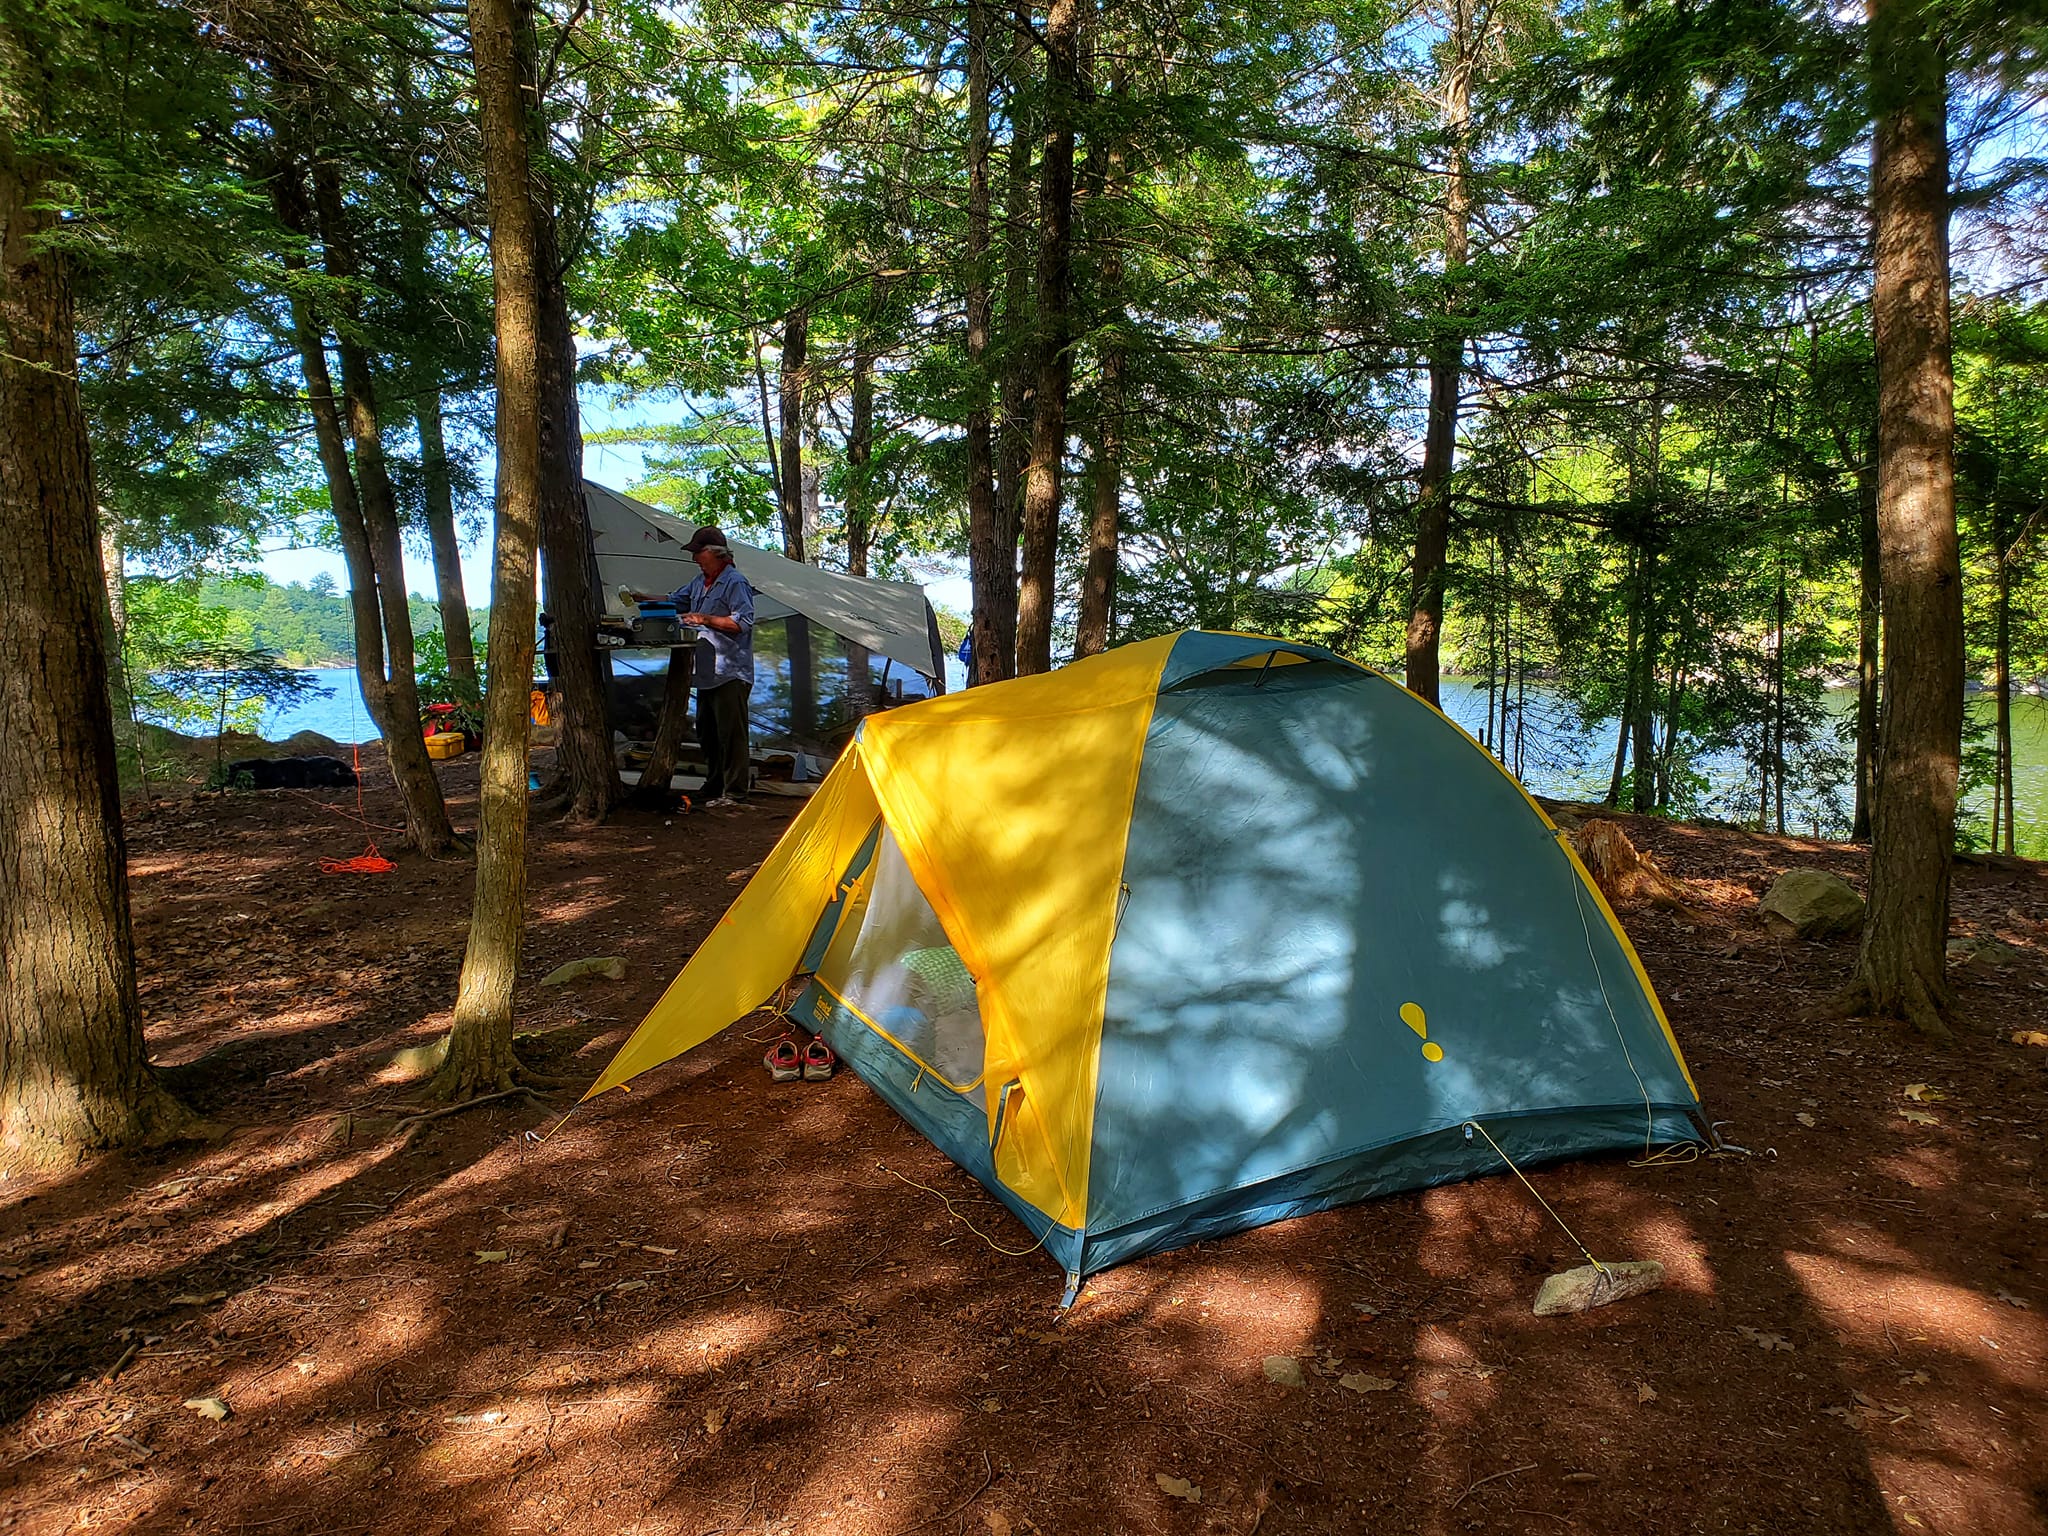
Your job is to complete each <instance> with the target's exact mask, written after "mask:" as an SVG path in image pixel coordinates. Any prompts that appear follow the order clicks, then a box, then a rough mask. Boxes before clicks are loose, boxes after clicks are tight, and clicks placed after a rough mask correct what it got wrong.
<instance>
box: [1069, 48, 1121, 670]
mask: <svg viewBox="0 0 2048 1536" xmlns="http://www.w3.org/2000/svg"><path fill="white" fill-rule="evenodd" d="M1120 87H1121V81H1119V82H1118V88H1120ZM1089 160H1090V164H1091V167H1094V168H1097V169H1098V170H1099V174H1094V173H1091V176H1090V178H1089V179H1090V181H1091V183H1092V190H1093V193H1094V196H1093V198H1092V199H1091V210H1092V217H1091V223H1093V224H1094V225H1095V226H1096V227H1097V229H1098V231H1099V233H1098V234H1097V236H1096V240H1097V244H1098V248H1099V251H1100V255H1099V257H1098V259H1097V262H1096V304H1097V307H1098V309H1099V311H1100V315H1101V322H1102V328H1101V335H1102V340H1101V342H1100V349H1101V378H1100V379H1099V380H1098V382H1097V389H1096V392H1095V397H1096V410H1095V445H1094V446H1095V451H1094V453H1093V455H1092V456H1091V458H1090V463H1089V472H1088V500H1089V509H1088V554H1087V559H1086V562H1085V563H1084V564H1083V566H1082V571H1081V606H1080V613H1079V615H1078V617H1077V619H1076V621H1075V625H1074V654H1075V655H1076V656H1095V655H1099V654H1101V653H1102V652H1103V651H1105V650H1107V649H1109V637H1110V631H1111V627H1112V624H1113V622H1114V620H1115V615H1116V575H1117V557H1118V554H1119V551H1120V540H1121V533H1122V514H1123V484H1124V421H1125V417H1124V363H1125V357H1124V337H1123V330H1122V326H1123V323H1124V307H1123V283H1124V262H1123V255H1122V252H1121V251H1120V249H1119V248H1118V245H1117V234H1116V231H1115V230H1114V228H1111V229H1109V230H1101V229H1100V225H1101V222H1102V221H1103V220H1104V219H1107V218H1109V217H1110V215H1111V213H1112V211H1113V210H1114V208H1115V207H1116V202H1117V199H1118V198H1120V197H1121V196H1122V195H1123V190H1124V174H1123V170H1124V153H1123V147H1122V145H1120V144H1111V145H1108V146H1106V147H1105V149H1104V150H1103V152H1102V154H1101V155H1100V156H1097V155H1093V154H1091V155H1090V156H1089Z"/></svg>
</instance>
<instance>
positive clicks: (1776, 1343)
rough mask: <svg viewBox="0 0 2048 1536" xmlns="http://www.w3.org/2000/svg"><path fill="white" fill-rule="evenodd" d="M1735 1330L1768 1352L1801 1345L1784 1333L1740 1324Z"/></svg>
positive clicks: (1790, 1348) (1795, 1347)
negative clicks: (1767, 1331) (1766, 1331)
mask: <svg viewBox="0 0 2048 1536" xmlns="http://www.w3.org/2000/svg"><path fill="white" fill-rule="evenodd" d="M1735 1331H1736V1332H1737V1333H1739V1334H1741V1335H1742V1336H1743V1337H1744V1338H1745V1339H1747V1340H1749V1342H1750V1343H1752V1344H1754V1345H1755V1346H1756V1347H1757V1348H1758V1349H1761V1350H1763V1351H1765V1352H1766V1353H1772V1352H1775V1351H1777V1350H1786V1351H1791V1350H1794V1349H1797V1348H1798V1347H1799V1346H1798V1345H1796V1344H1794V1343H1793V1342H1792V1341H1791V1340H1790V1339H1788V1338H1786V1337H1785V1336H1784V1335H1783V1334H1777V1333H1765V1332H1764V1331H1763V1330H1762V1329H1761V1328H1751V1327H1748V1326H1746V1325H1738V1326H1737V1327H1736V1329H1735Z"/></svg>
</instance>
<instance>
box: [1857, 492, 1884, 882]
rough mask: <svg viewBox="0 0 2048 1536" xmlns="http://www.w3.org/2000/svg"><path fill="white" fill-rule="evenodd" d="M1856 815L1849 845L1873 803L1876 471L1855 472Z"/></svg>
mask: <svg viewBox="0 0 2048 1536" xmlns="http://www.w3.org/2000/svg"><path fill="white" fill-rule="evenodd" d="M1856 531H1857V542H1858V545H1859V562H1858V566H1857V583H1856V813H1855V819H1854V821H1853V822H1852V823H1851V825H1850V830H1849V837H1850V840H1851V841H1852V842H1858V843H1867V842H1869V841H1870V823H1871V817H1872V814H1873V812H1874V810H1875V808H1876V805H1877V720H1878V687H1877V680H1878V670H1879V667H1880V664H1881V662H1882V655H1881V651H1880V625H1879V618H1880V615H1881V612H1882V600H1881V596H1880V594H1881V593H1882V590H1883V583H1882V577H1881V574H1880V567H1879V562H1878V543H1877V469H1876V466H1875V465H1871V466H1868V467H1859V468H1858V469H1857V471H1856Z"/></svg>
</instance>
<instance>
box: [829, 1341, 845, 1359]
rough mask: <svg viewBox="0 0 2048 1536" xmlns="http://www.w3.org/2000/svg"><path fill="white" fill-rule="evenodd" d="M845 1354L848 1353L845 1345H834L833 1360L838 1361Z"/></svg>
mask: <svg viewBox="0 0 2048 1536" xmlns="http://www.w3.org/2000/svg"><path fill="white" fill-rule="evenodd" d="M845 1353H846V1346H845V1345H844V1344H834V1345H833V1346H832V1358H833V1359H835V1360H837V1359H839V1358H841V1357H842V1356H843V1355H845Z"/></svg>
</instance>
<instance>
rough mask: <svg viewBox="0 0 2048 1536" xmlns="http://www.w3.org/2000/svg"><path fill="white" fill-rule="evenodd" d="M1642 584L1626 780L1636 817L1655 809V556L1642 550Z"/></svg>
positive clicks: (1656, 646) (1656, 636)
mask: <svg viewBox="0 0 2048 1536" xmlns="http://www.w3.org/2000/svg"><path fill="white" fill-rule="evenodd" d="M1641 572H1642V584H1641V591H1640V593H1639V599H1638V600H1639V601H1640V602H1641V604H1642V618H1641V619H1640V620H1639V621H1638V622H1637V624H1636V683H1635V697H1636V711H1635V718H1634V720H1633V721H1632V722H1631V724H1632V725H1633V727H1634V730H1635V743H1634V745H1633V746H1632V747H1631V749H1630V756H1631V758H1632V759H1633V763H1634V775H1635V776H1634V777H1633V778H1632V779H1630V780H1629V797H1628V802H1629V807H1630V809H1631V810H1633V811H1635V813H1636V814H1637V815H1639V816H1647V815H1649V814H1650V813H1651V812H1652V811H1654V810H1655V809H1656V808H1657V767H1656V764H1657V721H1656V714H1657V711H1656V699H1657V650H1658V642H1659V639H1660V637H1659V635H1658V633H1657V585H1656V582H1657V557H1656V554H1655V553H1654V552H1653V551H1650V550H1644V551H1643V563H1642V566H1641Z"/></svg>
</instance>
